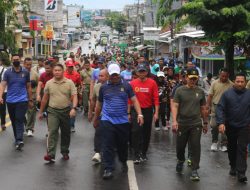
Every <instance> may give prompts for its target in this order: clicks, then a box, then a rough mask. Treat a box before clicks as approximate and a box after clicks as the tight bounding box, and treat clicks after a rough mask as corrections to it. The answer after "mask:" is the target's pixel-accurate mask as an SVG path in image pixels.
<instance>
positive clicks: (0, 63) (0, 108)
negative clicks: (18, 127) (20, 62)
mask: <svg viewBox="0 0 250 190" xmlns="http://www.w3.org/2000/svg"><path fill="white" fill-rule="evenodd" d="M6 70H7V69H6V68H5V66H4V59H3V58H0V82H1V81H2V80H3V75H4V73H5V71H6ZM6 94H7V88H6V89H5V91H4V94H3V104H0V116H1V129H0V130H2V131H4V130H5V129H6V126H5V124H6V119H5V117H6Z"/></svg>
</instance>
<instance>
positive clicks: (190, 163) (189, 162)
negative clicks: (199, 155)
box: [187, 158, 192, 167]
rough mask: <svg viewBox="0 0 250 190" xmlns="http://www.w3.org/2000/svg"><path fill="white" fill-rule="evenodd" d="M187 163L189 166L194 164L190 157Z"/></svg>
mask: <svg viewBox="0 0 250 190" xmlns="http://www.w3.org/2000/svg"><path fill="white" fill-rule="evenodd" d="M187 165H188V167H191V166H192V161H191V159H190V158H188V160H187Z"/></svg>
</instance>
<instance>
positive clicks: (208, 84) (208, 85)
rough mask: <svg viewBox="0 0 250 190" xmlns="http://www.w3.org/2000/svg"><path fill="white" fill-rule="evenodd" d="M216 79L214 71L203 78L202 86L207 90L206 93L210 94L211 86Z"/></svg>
mask: <svg viewBox="0 0 250 190" xmlns="http://www.w3.org/2000/svg"><path fill="white" fill-rule="evenodd" d="M214 81H215V80H214V79H213V74H212V73H208V74H207V77H206V78H204V79H203V84H202V88H203V89H204V91H205V95H206V96H208V94H209V90H210V88H211V85H212V83H213V82H214Z"/></svg>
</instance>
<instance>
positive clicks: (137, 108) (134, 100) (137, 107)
mask: <svg viewBox="0 0 250 190" xmlns="http://www.w3.org/2000/svg"><path fill="white" fill-rule="evenodd" d="M131 101H132V103H133V105H134V108H135V111H136V113H137V117H138V118H137V121H138V123H139V125H143V123H144V119H143V115H142V112H141V106H140V103H139V101H138V100H137V98H136V96H133V97H132V98H131ZM129 107H130V105H129Z"/></svg>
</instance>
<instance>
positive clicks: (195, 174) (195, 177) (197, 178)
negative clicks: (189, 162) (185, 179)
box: [190, 170, 200, 181]
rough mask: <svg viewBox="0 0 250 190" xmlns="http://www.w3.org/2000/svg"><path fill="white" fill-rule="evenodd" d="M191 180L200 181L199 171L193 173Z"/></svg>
mask: <svg viewBox="0 0 250 190" xmlns="http://www.w3.org/2000/svg"><path fill="white" fill-rule="evenodd" d="M190 179H191V180H192V181H200V176H199V175H198V172H197V170H193V171H192V174H191V176H190Z"/></svg>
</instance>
